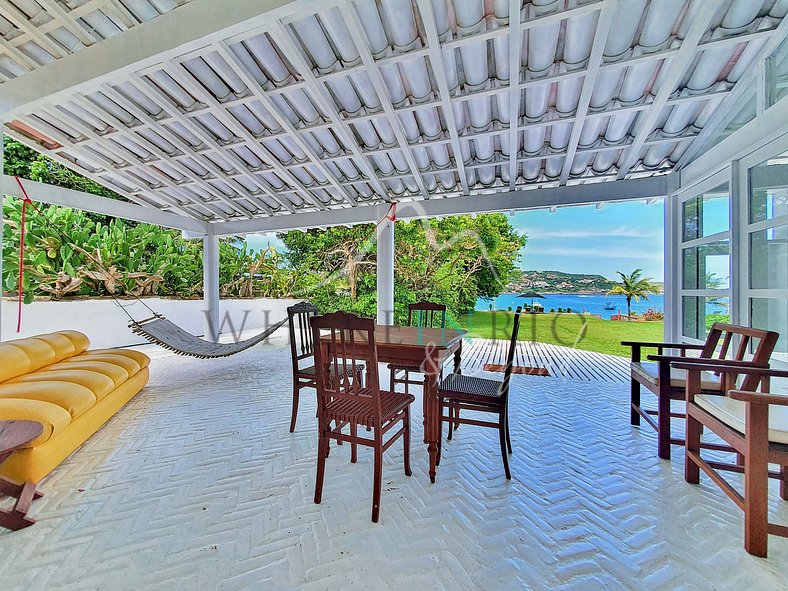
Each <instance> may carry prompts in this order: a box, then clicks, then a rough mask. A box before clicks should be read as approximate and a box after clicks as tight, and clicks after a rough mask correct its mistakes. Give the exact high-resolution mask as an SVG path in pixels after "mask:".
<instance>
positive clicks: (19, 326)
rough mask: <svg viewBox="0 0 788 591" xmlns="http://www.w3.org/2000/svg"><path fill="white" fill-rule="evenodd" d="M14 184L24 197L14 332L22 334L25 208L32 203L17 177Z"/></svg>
mask: <svg viewBox="0 0 788 591" xmlns="http://www.w3.org/2000/svg"><path fill="white" fill-rule="evenodd" d="M15 178H16V182H17V184H18V185H19V188H20V189H22V195H24V199H22V228H21V231H20V232H21V234H20V236H19V284H18V286H17V293H18V302H17V308H18V309H17V315H16V332H22V304H23V303H24V295H23V293H22V283H23V281H24V275H25V231H26V225H25V220H26V217H27V206H28V204H30V205H32V204H33V202H32V201H31V200H30V197H28V196H27V191H25V187H24V185H22V181H21V179H20V178H19V177H18V176H17V177H15Z"/></svg>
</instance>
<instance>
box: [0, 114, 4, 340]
mask: <svg viewBox="0 0 788 591" xmlns="http://www.w3.org/2000/svg"><path fill="white" fill-rule="evenodd" d="M3 129H4V123H3V119H2V117H0V343H1V342H3V291H4V287H5V286H4V285H3V202H4V201H5V193H4V191H5V174H4V172H3V170H4V166H5V160H4V153H3Z"/></svg>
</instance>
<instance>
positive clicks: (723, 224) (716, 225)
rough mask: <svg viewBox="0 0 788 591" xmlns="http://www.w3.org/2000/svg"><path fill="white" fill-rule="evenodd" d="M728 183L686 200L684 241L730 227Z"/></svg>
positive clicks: (683, 212)
mask: <svg viewBox="0 0 788 591" xmlns="http://www.w3.org/2000/svg"><path fill="white" fill-rule="evenodd" d="M729 209H730V197H729V194H728V183H723V184H722V185H720V186H719V187H717V188H715V189H713V190H711V191H708V192H706V193H704V194H703V195H699V196H698V197H694V198H693V199H689V200H687V201H685V202H684V209H683V211H682V219H683V224H682V225H683V233H682V238H683V240H684V242H686V241H688V240H695V239H696V238H703V237H704V236H711V235H712V234H717V233H719V232H725V231H727V230H728V229H729V228H730V214H729Z"/></svg>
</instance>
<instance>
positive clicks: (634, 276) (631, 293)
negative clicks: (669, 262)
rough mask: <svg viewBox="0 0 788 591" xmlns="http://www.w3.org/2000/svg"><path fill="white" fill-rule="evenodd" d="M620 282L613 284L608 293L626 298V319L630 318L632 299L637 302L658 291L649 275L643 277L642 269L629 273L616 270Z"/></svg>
mask: <svg viewBox="0 0 788 591" xmlns="http://www.w3.org/2000/svg"><path fill="white" fill-rule="evenodd" d="M616 273H618V275H619V277H621V282H620V283H618V284H616V285H614V286H613V289H611V290H610V291H609V292H608V293H609V294H617V295H623V296H624V297H625V298H626V300H627V319H628V320H631V319H632V300H633V299H634V300H635V301H636V302H639V301H640V300H641V298H642V299H644V300H648V296H649V295H650V294H653V293H659V286H658V285H657V284H656V283H655V282H654V280H653V279H651V278H650V277H643V270H642V269H635V270H634V271H632V272H631V273H629V274H626V273H622V272H621V271H616Z"/></svg>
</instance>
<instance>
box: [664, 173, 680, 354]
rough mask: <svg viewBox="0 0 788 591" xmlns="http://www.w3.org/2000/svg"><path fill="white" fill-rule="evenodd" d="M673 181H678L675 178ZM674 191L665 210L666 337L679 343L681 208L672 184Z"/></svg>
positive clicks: (670, 192)
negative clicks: (679, 222) (679, 212)
mask: <svg viewBox="0 0 788 591" xmlns="http://www.w3.org/2000/svg"><path fill="white" fill-rule="evenodd" d="M672 180H674V181H677V179H676V178H675V177H674V178H673V179H672ZM671 189H672V190H669V191H668V194H667V195H666V196H665V202H664V210H665V218H664V219H665V221H664V244H663V248H664V257H665V258H664V273H665V282H664V283H665V295H664V302H665V320H664V327H665V328H664V337H665V340H666V341H669V342H671V343H672V342H677V339H679V338H680V336H681V330H680V328H679V324H680V322H681V320H680V317H681V302H680V301H679V293H678V289H679V288H678V286H679V281H680V277H679V273H680V272H681V265H680V260H679V239H680V237H679V224H678V221H679V214H678V211H679V209H680V208H679V206H678V196H677V195H676V193H675V189H678V187H677V186H675V185H674V184H672V186H671Z"/></svg>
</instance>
